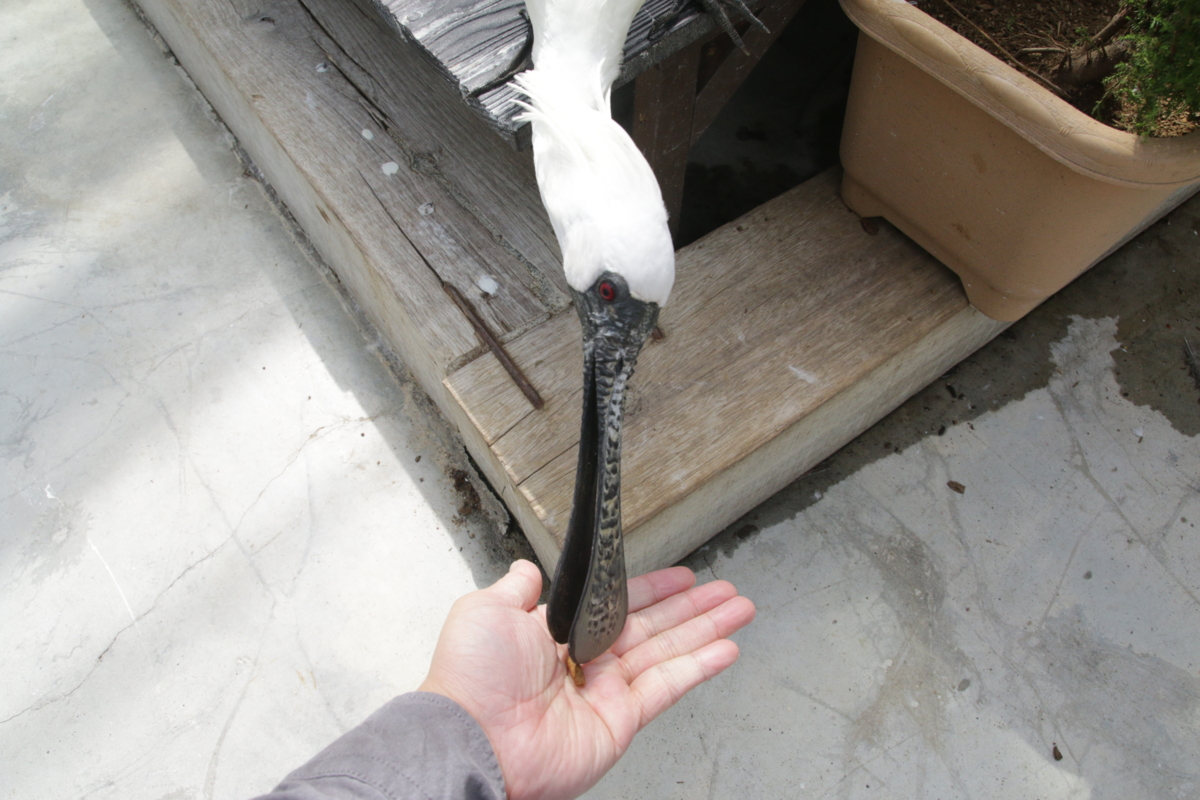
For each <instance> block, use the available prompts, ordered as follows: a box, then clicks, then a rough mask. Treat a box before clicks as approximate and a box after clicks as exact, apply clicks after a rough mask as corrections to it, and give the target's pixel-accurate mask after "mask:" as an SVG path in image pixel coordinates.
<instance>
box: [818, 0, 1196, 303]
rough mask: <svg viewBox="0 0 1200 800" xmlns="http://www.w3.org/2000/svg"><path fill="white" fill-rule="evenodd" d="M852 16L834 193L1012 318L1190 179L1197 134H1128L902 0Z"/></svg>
mask: <svg viewBox="0 0 1200 800" xmlns="http://www.w3.org/2000/svg"><path fill="white" fill-rule="evenodd" d="M840 2H841V4H842V8H843V9H845V11H846V13H847V14H848V15H849V16H850V19H852V20H853V21H854V23H855V24H856V25H858V27H859V29H860V31H861V32H860V34H859V41H858V53H857V56H856V58H855V62H854V77H853V79H852V81H851V88H850V100H849V105H848V107H847V111H846V125H845V130H844V132H843V134H842V146H841V154H842V164H843V166H844V167H845V170H846V172H845V178H844V180H843V184H842V197H843V199H844V200H845V202H846V204H847V205H848V206H850V208H851V209H853V210H854V211H855V212H857V213H858V214H860V215H862V216H864V217H868V216H882V217H885V218H887V219H888V221H890V222H891V223H892V224H893V225H895V226H896V227H898V228H899V229H900V230H902V231H904V233H906V234H908V236H910V237H911V238H912V239H914V240H915V241H916V242H917V243H918V244H920V245H921V246H922V247H924V248H925V249H926V250H928V251H929V252H930V253H932V254H933V255H934V256H935V257H936V258H937V259H938V260H940V261H941V262H942V263H943V264H945V265H946V266H948V267H950V269H952V270H954V271H955V272H956V273H958V276H959V277H960V278H961V279H962V282H963V286H964V287H965V288H966V290H967V296H968V297H969V298H970V300H971V303H972V304H973V305H975V307H976V308H978V309H979V310H980V311H982V312H983V313H985V314H987V315H988V316H989V317H992V318H994V319H999V320H1015V319H1019V318H1020V317H1022V316H1024V315H1025V314H1026V313H1028V312H1029V311H1030V310H1031V309H1033V308H1034V307H1035V306H1036V305H1037V304H1038V303H1040V302H1042V301H1043V300H1045V299H1046V298H1047V297H1049V296H1050V295H1051V294H1053V293H1054V292H1056V291H1058V290H1059V289H1061V288H1062V287H1063V286H1065V285H1066V284H1067V283H1069V282H1070V281H1071V280H1072V279H1074V278H1075V277H1076V276H1077V275H1079V274H1080V273H1081V272H1083V271H1084V270H1086V269H1087V268H1088V267H1090V266H1092V265H1093V264H1095V263H1096V262H1097V261H1099V260H1100V259H1102V258H1104V256H1106V255H1108V254H1109V253H1111V252H1112V251H1113V250H1115V249H1116V248H1117V247H1119V246H1121V245H1122V244H1123V243H1124V242H1126V241H1127V240H1128V239H1129V238H1131V237H1132V236H1134V235H1135V234H1137V233H1138V232H1139V231H1141V230H1142V229H1143V228H1145V227H1146V226H1147V225H1149V224H1150V223H1152V222H1154V221H1155V220H1156V219H1158V218H1159V217H1161V216H1162V215H1163V214H1165V213H1167V212H1168V211H1170V210H1171V209H1172V208H1174V207H1175V206H1177V205H1178V204H1179V203H1181V202H1183V201H1184V200H1185V199H1187V197H1188V196H1190V195H1191V194H1192V193H1194V192H1195V191H1196V190H1197V189H1198V188H1200V132H1196V133H1192V134H1189V135H1188V136H1184V137H1180V138H1175V139H1139V138H1138V137H1137V136H1134V135H1133V134H1129V133H1124V132H1122V131H1118V130H1115V129H1113V128H1110V127H1108V126H1107V125H1103V124H1101V123H1099V122H1097V121H1096V120H1094V119H1092V118H1091V117H1088V116H1087V115H1086V114H1083V113H1082V112H1080V111H1077V110H1076V109H1074V108H1072V107H1071V106H1070V105H1069V104H1068V103H1066V102H1064V101H1062V100H1061V99H1059V98H1057V97H1055V96H1054V95H1053V94H1051V93H1050V92H1048V91H1047V90H1045V89H1043V88H1042V87H1041V86H1039V85H1038V84H1037V83H1035V82H1034V81H1033V80H1032V79H1030V78H1028V77H1026V76H1024V75H1022V74H1021V73H1019V72H1017V71H1016V70H1014V69H1012V68H1011V67H1009V66H1007V65H1006V64H1003V63H1002V62H1000V61H999V60H997V59H995V58H993V57H992V56H990V55H988V54H987V53H985V52H984V51H983V50H981V49H980V48H978V47H976V46H975V45H973V44H971V43H970V42H968V41H967V40H966V39H964V38H962V37H961V36H959V35H958V34H956V33H954V31H952V30H950V29H949V28H947V27H946V26H944V25H942V24H941V23H939V22H937V21H935V20H934V19H933V18H932V17H930V16H928V15H927V14H925V13H923V12H921V11H918V10H917V9H916V8H914V7H913V6H911V5H909V4H908V3H905V2H903V1H902V0H840Z"/></svg>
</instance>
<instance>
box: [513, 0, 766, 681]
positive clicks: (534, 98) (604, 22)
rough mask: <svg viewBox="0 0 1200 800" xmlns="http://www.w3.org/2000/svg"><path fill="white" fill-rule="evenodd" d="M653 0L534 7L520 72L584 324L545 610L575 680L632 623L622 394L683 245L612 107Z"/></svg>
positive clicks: (570, 1) (546, 198)
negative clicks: (638, 24) (636, 21)
mask: <svg viewBox="0 0 1200 800" xmlns="http://www.w3.org/2000/svg"><path fill="white" fill-rule="evenodd" d="M642 2H643V0H525V6H526V8H527V9H528V11H529V19H530V22H531V23H532V24H533V65H534V68H533V69H532V70H530V71H528V72H523V73H521V74H520V75H518V76H517V82H518V85H519V86H520V88H521V90H522V91H523V92H524V93H525V94H526V95H527V96H528V98H529V103H528V104H527V105H526V111H525V114H524V118H525V119H528V120H529V121H530V123H531V124H532V126H533V157H534V165H535V168H536V171H537V181H538V187H539V189H540V190H541V195H542V202H543V203H544V204H545V206H546V211H547V212H548V213H549V216H550V222H551V224H552V225H553V226H554V233H555V235H556V236H557V237H558V242H559V245H560V247H561V249H562V255H563V270H564V272H565V273H566V278H567V283H568V284H569V285H570V287H571V294H572V296H573V297H574V300H575V309H576V311H578V312H579V319H580V321H581V322H582V323H583V353H584V376H583V381H584V387H583V419H582V422H581V425H580V435H579V461H578V467H577V472H576V476H575V497H574V504H573V507H572V509H571V518H570V522H569V523H568V525H567V532H566V538H565V541H564V543H563V550H562V555H561V556H560V558H559V561H558V566H557V568H556V569H555V571H554V580H553V583H552V584H551V587H550V598H549V605H548V608H547V622H548V623H549V627H550V633H551V634H552V635H553V636H554V639H555V640H556V641H558V642H559V643H560V644H566V645H567V646H568V652H569V655H570V659H571V661H573V662H574V663H573V664H570V663H569V666H570V667H571V669H572V674H573V676H574V677H575V679H576V681H577V682H580V681H581V680H582V672H581V671H579V670H577V669H576V668H575V665H577V664H583V663H585V662H587V661H591V660H592V659H593V658H595V657H597V656H599V655H600V654H602V653H603V652H604V651H605V650H607V649H608V648H609V647H610V646H611V645H612V643H613V642H614V641H615V640H616V638H617V636H618V635H620V633H621V630H622V628H624V626H625V616H626V611H627V605H628V598H627V594H626V588H625V557H624V546H623V543H622V535H621V419H622V410H623V403H624V396H625V386H626V384H627V382H628V381H629V378H630V376H631V375H632V374H633V367H634V362H635V361H636V360H637V356H638V352H639V351H640V350H641V348H642V345H643V344H644V343H645V341H646V337H647V336H649V334H650V332H651V331H652V330H653V329H654V325H655V322H656V320H657V319H658V310H659V309H660V308H661V307H662V306H664V305H665V304H666V302H667V299H668V298H669V297H670V295H671V286H672V284H673V283H674V281H675V250H674V247H673V246H672V243H671V234H670V233H669V231H668V230H667V211H666V208H665V207H664V205H663V200H662V192H661V191H660V189H659V187H658V181H657V180H656V179H655V177H654V173H653V172H652V171H651V169H650V165H649V164H648V163H646V159H645V158H644V157H643V156H642V154H641V153H640V152H639V151H638V149H637V146H636V145H634V143H633V140H631V139H630V138H629V136H628V134H626V133H625V131H624V129H622V128H621V126H620V125H618V124H617V123H616V122H614V121H613V120H612V116H611V112H610V105H609V95H610V91H611V87H612V83H613V81H614V80H615V79H616V77H617V74H618V72H619V71H620V67H621V51H622V48H623V46H624V44H625V38H626V35H627V34H628V31H629V25H630V23H631V22H632V21H633V16H634V14H636V13H637V10H638V8H640V7H641V5H642ZM721 2H727V3H728V4H729V5H730V7H732V8H735V9H738V10H740V11H742V12H743V13H745V14H749V11H748V10H746V9H745V6H744V4H742V3H741V2H740V0H705V2H704V5H705V7H706V8H708V9H709V11H710V12H714V13H716V14H718V16H719V17H720V18H721V20H722V26H723V27H725V28H726V29H727V30H732V27H731V26H730V25H729V24H728V19H727V18H726V17H725V14H724V12H723V11H722V10H721V8H720V3H721ZM680 7H682V6H680ZM751 18H752V17H751ZM754 21H755V22H757V20H754ZM759 24H761V23H759ZM739 44H740V42H739Z"/></svg>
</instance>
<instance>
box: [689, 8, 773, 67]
mask: <svg viewBox="0 0 1200 800" xmlns="http://www.w3.org/2000/svg"><path fill="white" fill-rule="evenodd" d="M700 5H702V6H704V10H705V11H707V12H708V13H709V14H711V15H712V16H713V18H714V19H716V21H717V24H718V25H720V26H721V30H723V31H725V33H726V34H727V35H728V36H729V38H730V39H732V40H733V43H734V44H735V45H737V46H738V49H740V50H741V51H742V52H743V53H745V54H746V55H750V51H749V50H748V49H747V48H746V45H745V43H744V42H743V41H742V37H741V36H739V35H738V32H737V29H736V28H734V27H733V20H731V19H730V18H729V13H730V12H731V11H736V12H737V13H738V14H739V15H740V16H741V17H742V19H744V20H746V21H747V22H749V23H750V24H751V25H753V26H754V27H756V28H758V29H760V30H761V31H762V32H763V33H770V31H769V30H767V26H766V25H764V24H763V23H762V20H760V19H759V18H758V17H756V16H754V12H753V11H751V10H750V7H749V6H747V5H746V3H745V2H744V0H700Z"/></svg>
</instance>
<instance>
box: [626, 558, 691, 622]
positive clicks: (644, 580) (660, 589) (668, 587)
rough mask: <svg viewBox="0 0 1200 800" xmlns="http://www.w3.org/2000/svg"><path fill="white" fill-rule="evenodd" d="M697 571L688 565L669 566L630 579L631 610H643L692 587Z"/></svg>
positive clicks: (631, 611)
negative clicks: (693, 570)
mask: <svg viewBox="0 0 1200 800" xmlns="http://www.w3.org/2000/svg"><path fill="white" fill-rule="evenodd" d="M695 583H696V573H694V572H692V571H691V570H690V569H688V568H687V567H668V568H667V569H660V570H657V571H655V572H648V573H646V574H645V575H639V576H637V577H636V578H632V579H630V581H629V612H630V613H633V612H635V611H641V610H642V609H643V608H645V607H646V606H652V605H654V604H655V603H658V602H660V601H662V600H665V599H666V598H668V597H670V596H671V595H675V594H679V593H680V592H684V591H687V590H688V589H690V588H692V586H693V585H694V584H695Z"/></svg>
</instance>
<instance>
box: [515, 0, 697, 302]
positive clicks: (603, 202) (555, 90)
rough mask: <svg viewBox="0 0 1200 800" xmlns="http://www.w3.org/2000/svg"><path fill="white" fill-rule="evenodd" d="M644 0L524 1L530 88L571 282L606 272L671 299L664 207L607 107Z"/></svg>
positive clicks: (544, 184)
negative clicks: (528, 31) (529, 48)
mask: <svg viewBox="0 0 1200 800" xmlns="http://www.w3.org/2000/svg"><path fill="white" fill-rule="evenodd" d="M641 4H642V0H525V6H526V8H528V9H529V18H530V20H531V21H532V23H533V31H534V39H533V63H534V68H533V70H531V71H529V72H525V73H522V74H521V75H519V76H518V77H517V81H518V85H519V86H520V87H521V89H522V91H524V92H525V94H526V95H528V97H529V101H530V102H529V104H528V105H527V106H526V108H527V111H526V113H525V115H524V118H526V119H528V120H530V122H531V124H532V125H533V157H534V166H535V168H536V170H537V179H538V188H539V189H540V190H541V194H542V202H543V203H544V204H545V206H546V211H547V212H548V213H549V216H550V222H551V224H552V225H553V226H554V233H555V235H556V236H557V237H558V242H559V245H560V246H561V248H562V253H563V270H564V272H565V273H566V277H567V282H568V283H570V285H571V286H572V287H573V288H575V289H576V290H577V291H586V290H587V289H588V288H590V287H591V285H592V284H593V283H594V282H595V280H596V278H597V277H598V276H599V275H600V274H601V273H602V272H604V271H606V270H608V271H611V272H615V273H617V274H619V275H621V276H622V277H624V278H625V280H626V282H627V283H628V284H629V288H630V292H631V293H632V294H633V296H634V297H636V298H638V299H639V300H643V301H646V302H653V303H658V304H659V305H660V306H662V305H665V304H666V302H667V298H668V297H669V296H670V294H671V287H672V285H673V284H674V282H675V251H674V247H673V246H672V244H671V235H670V232H669V231H668V230H667V211H666V208H665V207H664V205H663V201H662V192H661V191H660V189H659V187H658V181H657V180H656V179H655V177H654V173H653V171H651V169H650V165H649V164H648V163H646V159H645V158H644V157H643V156H642V154H641V153H640V152H639V151H638V149H637V146H636V145H634V143H633V140H631V139H630V138H629V136H628V134H626V133H625V131H624V129H622V128H621V126H620V125H618V124H617V123H615V122H613V120H612V118H611V114H610V111H609V95H610V90H611V87H612V82H613V81H614V80H615V79H616V77H617V74H618V72H619V71H620V68H621V50H622V47H623V45H624V44H625V37H626V35H627V33H628V31H629V25H630V23H631V22H632V21H633V15H634V14H635V13H637V10H638V8H639V7H640V6H641Z"/></svg>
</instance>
